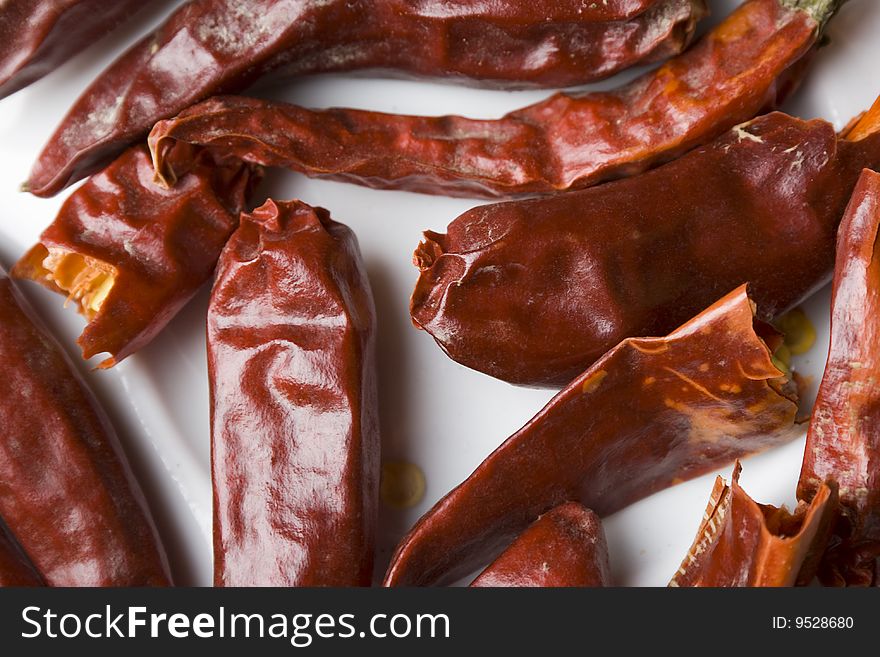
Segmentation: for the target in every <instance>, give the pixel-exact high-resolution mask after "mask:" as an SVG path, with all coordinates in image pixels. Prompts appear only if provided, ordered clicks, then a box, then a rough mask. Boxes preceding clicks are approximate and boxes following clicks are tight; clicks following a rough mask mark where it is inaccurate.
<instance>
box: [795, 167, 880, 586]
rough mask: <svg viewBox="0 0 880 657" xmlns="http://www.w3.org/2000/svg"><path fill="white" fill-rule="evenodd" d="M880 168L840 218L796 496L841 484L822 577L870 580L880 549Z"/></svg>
mask: <svg viewBox="0 0 880 657" xmlns="http://www.w3.org/2000/svg"><path fill="white" fill-rule="evenodd" d="M878 318H880V174H878V173H875V172H874V171H870V170H865V171H864V173H863V174H862V177H861V178H860V179H859V183H858V185H857V186H856V189H855V192H854V193H853V197H852V201H851V202H850V205H849V207H848V209H847V212H846V215H845V216H844V219H843V221H842V222H841V225H840V230H839V231H838V241H837V259H836V264H835V271H834V287H833V296H832V302H831V345H830V349H829V353H828V362H827V364H826V367H825V374H824V376H823V378H822V384H821V386H820V387H819V396H818V397H817V399H816V404H815V406H814V407H813V415H812V419H811V422H810V429H809V432H808V433H807V447H806V451H805V453H804V463H803V466H802V470H801V478H800V482H799V484H798V498H799V499H802V500H807V501H809V500H813V499H815V497H816V496H817V491H818V490H820V489H821V488H822V486H824V484H825V482H829V483H831V484H832V485H833V486H835V487H837V489H838V494H839V496H840V516H839V518H838V519H837V521H836V523H835V530H834V536H833V538H832V542H831V544H830V546H829V549H828V551H827V552H826V554H825V556H824V559H823V563H822V567H821V569H820V572H819V577H820V579H821V580H822V581H823V583H825V584H828V585H837V586H841V585H843V586H848V585H855V586H871V585H872V584H880V580H878V579H877V577H878V571H877V559H878V557H880V391H878V388H877V373H878V371H880V319H878Z"/></svg>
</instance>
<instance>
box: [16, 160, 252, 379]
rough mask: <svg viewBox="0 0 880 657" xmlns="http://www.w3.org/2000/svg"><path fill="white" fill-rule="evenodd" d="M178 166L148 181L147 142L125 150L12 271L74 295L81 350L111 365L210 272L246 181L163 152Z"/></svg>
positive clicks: (222, 166)
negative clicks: (177, 172) (168, 181)
mask: <svg viewBox="0 0 880 657" xmlns="http://www.w3.org/2000/svg"><path fill="white" fill-rule="evenodd" d="M172 157H174V158H175V159H176V161H177V162H178V166H181V167H182V169H183V170H184V171H186V172H187V173H186V174H185V176H184V178H183V179H182V180H181V184H180V185H178V186H177V187H175V188H174V189H172V190H168V189H166V188H164V187H163V186H161V185H157V184H155V183H154V182H153V170H152V165H151V163H150V156H149V154H148V153H147V151H146V148H142V147H134V148H131V149H129V150H127V151H126V152H125V153H123V154H122V155H121V156H120V157H119V158H117V159H116V161H115V162H113V164H111V165H110V166H109V167H107V168H106V169H105V170H104V171H102V172H101V173H99V174H97V175H95V176H93V177H92V178H91V179H90V180H89V181H88V182H86V183H85V184H84V185H83V186H82V187H80V188H79V189H78V190H76V191H75V192H74V193H73V194H72V195H71V196H70V198H68V199H67V201H66V202H65V203H64V205H63V206H62V207H61V211H60V212H59V213H58V216H57V217H56V218H55V221H54V222H53V223H52V224H51V225H50V226H49V227H48V228H47V229H46V230H45V231H43V234H42V235H41V236H40V242H39V243H38V244H37V245H36V246H34V247H33V248H31V249H30V250H29V251H28V252H27V253H26V254H25V255H24V256H23V257H22V259H21V260H20V261H19V262H18V263H17V264H16V265H15V267H14V268H13V270H12V274H13V276H16V277H19V278H28V279H31V280H34V281H36V282H38V283H40V284H42V285H44V286H46V287H47V288H49V289H50V290H52V291H54V292H58V293H60V294H64V295H66V296H67V297H68V300H72V301H74V302H75V303H76V304H77V305H78V307H79V310H80V312H81V313H82V314H83V315H85V317H86V319H87V320H88V324H87V325H86V327H85V330H84V331H83V333H82V335H81V336H80V338H79V340H78V343H79V345H80V346H81V347H82V351H83V357H85V358H90V357H91V356H94V355H95V354H99V353H103V352H107V353H109V354H110V357H109V358H107V359H106V360H104V361H103V362H102V363H101V367H111V366H112V365H114V364H116V363H118V362H119V361H121V360H122V359H123V358H126V357H127V356H129V355H131V354H132V353H134V352H135V351H137V350H138V349H140V348H141V347H143V346H144V345H145V344H147V343H148V342H149V341H150V340H151V339H152V338H153V337H154V336H155V335H156V334H157V333H158V332H159V331H160V330H161V329H162V328H164V327H165V325H166V324H167V323H168V322H169V321H170V320H171V318H172V317H173V316H174V315H175V314H176V313H177V311H178V310H180V308H182V307H183V305H184V304H186V302H187V301H189V300H190V299H191V298H192V296H193V295H194V294H195V293H196V291H197V290H198V289H199V288H200V287H201V286H202V285H203V284H204V283H205V282H206V281H207V280H208V279H209V278H210V277H211V274H212V273H213V271H214V265H215V264H216V262H217V258H218V257H219V255H220V251H221V249H222V248H223V245H224V244H225V243H226V240H227V239H228V238H229V236H230V235H231V234H232V232H233V231H234V230H235V227H236V226H237V225H238V214H239V212H240V211H241V210H242V208H243V206H244V203H245V198H246V197H247V195H248V193H249V190H250V186H251V185H252V183H253V174H252V171H251V170H250V169H249V168H248V167H247V166H243V165H242V164H241V163H239V162H230V163H224V162H219V163H218V162H215V161H214V160H213V158H211V156H210V155H209V154H207V153H204V152H195V151H191V150H189V149H181V150H179V151H178V152H177V153H176V154H174V155H172Z"/></svg>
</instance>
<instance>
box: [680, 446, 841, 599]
mask: <svg viewBox="0 0 880 657" xmlns="http://www.w3.org/2000/svg"><path fill="white" fill-rule="evenodd" d="M741 470H742V467H741V466H740V464H739V463H737V464H736V467H735V468H734V470H733V477H732V478H731V483H730V484H727V482H725V481H724V479H723V478H721V477H718V478H717V479H716V481H715V487H714V488H713V489H712V495H711V497H710V498H709V504H708V506H707V507H706V512H705V513H704V514H703V521H702V522H701V523H700V527H699V529H698V530H697V536H696V538H695V539H694V543H693V545H692V546H691V548H690V549H689V550H688V553H687V556H686V557H685V558H684V561H682V563H681V567H680V568H679V569H678V572H677V573H676V574H675V577H673V578H672V581H670V582H669V585H670V586H724V587H733V586H738V587H743V586H794V585H795V584H800V585H806V584H809V583H810V581H811V580H812V579H813V576H814V575H815V566H816V564H817V562H818V559H817V557H818V556H819V555H821V553H822V550H823V549H824V547H825V543H826V542H827V540H828V532H827V529H828V525H829V521H830V518H831V516H832V513H833V509H834V505H835V498H834V495H833V493H832V491H831V489H830V488H829V487H828V486H825V485H822V486H821V487H820V488H819V490H818V492H817V495H816V496H815V497H814V498H813V501H812V503H811V504H809V505H807V504H804V503H801V504H799V505H798V508H797V509H795V512H794V513H790V512H789V511H788V509H786V508H785V507H782V508H777V507H775V506H769V505H765V504H758V503H756V502H755V501H754V500H752V498H750V497H749V496H748V495H746V492H745V491H744V490H743V489H742V488H741V487H740V485H739V474H740V471H741Z"/></svg>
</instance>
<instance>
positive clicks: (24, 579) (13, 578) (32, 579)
mask: <svg viewBox="0 0 880 657" xmlns="http://www.w3.org/2000/svg"><path fill="white" fill-rule="evenodd" d="M5 586H45V583H44V582H43V578H42V577H40V573H38V572H37V569H36V568H34V565H33V564H32V563H31V562H30V561H29V560H28V558H27V555H25V554H24V552H22V551H21V547H20V546H19V545H18V543H16V542H15V539H14V538H12V536H10V535H9V532H8V530H7V529H6V527H5V526H4V525H3V521H2V520H0V588H2V587H5Z"/></svg>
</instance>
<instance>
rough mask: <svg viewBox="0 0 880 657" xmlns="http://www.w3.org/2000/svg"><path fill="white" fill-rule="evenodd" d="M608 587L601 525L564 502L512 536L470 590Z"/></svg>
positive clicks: (594, 517) (589, 513) (591, 515)
mask: <svg viewBox="0 0 880 657" xmlns="http://www.w3.org/2000/svg"><path fill="white" fill-rule="evenodd" d="M610 582H611V566H610V565H609V563H608V545H607V543H606V542H605V531H604V530H603V529H602V521H601V520H599V517H598V516H597V515H596V514H595V513H593V512H592V511H590V510H589V509H586V508H584V507H583V506H581V505H580V504H578V503H577V502H566V503H565V504H561V505H559V506H558V507H556V508H555V509H551V510H550V511H548V512H547V513H545V514H544V515H542V516H541V517H540V518H538V519H537V520H536V521H535V522H534V523H532V524H531V525H530V526H529V528H528V529H526V530H525V531H524V532H523V533H522V534H520V535H519V536H517V538H516V540H515V541H514V542H513V543H511V545H510V547H508V548H507V549H506V550H505V551H504V552H502V553H501V555H500V556H499V557H498V558H497V559H495V561H493V562H492V564H491V565H489V567H488V568H486V569H485V570H484V571H483V572H482V573H480V575H479V577H477V578H476V579H475V580H474V581H473V582H471V586H475V587H487V586H494V587H498V586H511V587H513V586H515V587H561V586H610Z"/></svg>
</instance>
